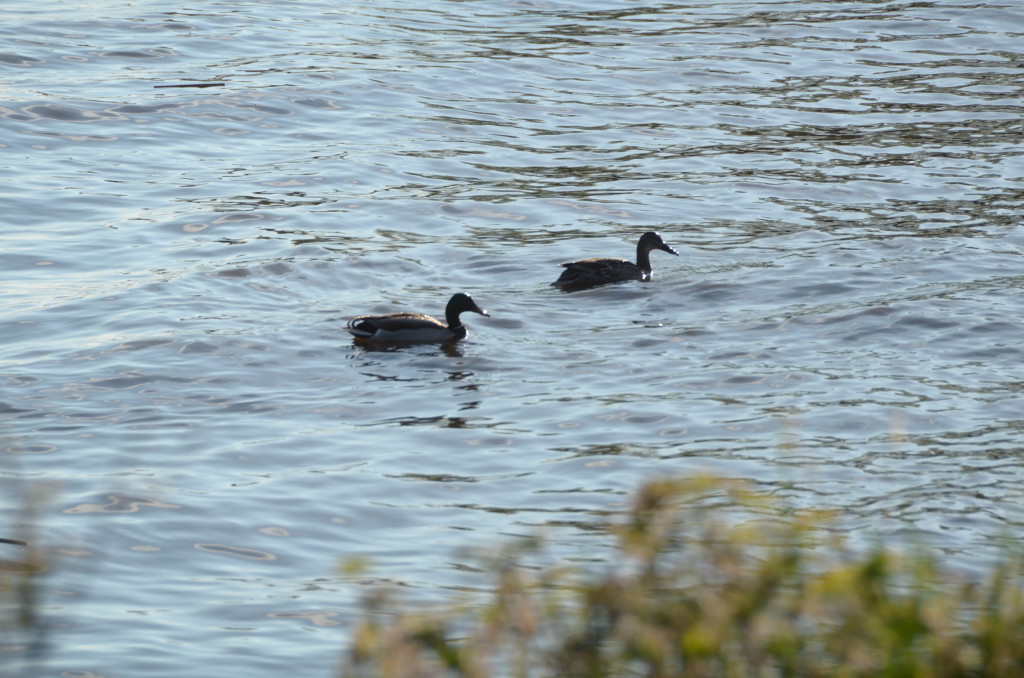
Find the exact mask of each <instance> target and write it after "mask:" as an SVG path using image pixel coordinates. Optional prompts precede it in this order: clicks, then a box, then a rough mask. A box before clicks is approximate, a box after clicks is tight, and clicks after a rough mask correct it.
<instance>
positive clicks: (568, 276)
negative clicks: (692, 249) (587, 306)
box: [551, 231, 679, 290]
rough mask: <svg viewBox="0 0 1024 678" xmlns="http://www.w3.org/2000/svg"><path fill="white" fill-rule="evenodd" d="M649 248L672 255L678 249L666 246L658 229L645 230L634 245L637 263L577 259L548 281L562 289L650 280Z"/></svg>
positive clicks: (616, 260) (565, 264)
mask: <svg viewBox="0 0 1024 678" xmlns="http://www.w3.org/2000/svg"><path fill="white" fill-rule="evenodd" d="M651 250H661V251H662V252H668V253H669V254H674V255H676V256H677V257H678V256H679V252H676V251H675V250H674V249H672V248H671V247H669V246H668V245H667V244H666V243H665V241H664V240H662V238H661V235H660V234H659V233H658V232H657V231H647V232H646V233H644V234H643V235H642V236H640V240H639V241H638V242H637V244H636V263H635V264H634V263H633V262H632V261H627V260H626V259H603V258H594V259H580V260H578V261H569V262H566V263H564V264H562V266H563V267H565V270H564V271H562V275H560V276H558V280H556V281H555V282H553V283H551V284H552V285H554V286H555V287H561V288H563V289H569V290H574V289H584V288H587V287H596V286H598V285H607V284H609V283H618V282H626V281H628V280H650V279H651Z"/></svg>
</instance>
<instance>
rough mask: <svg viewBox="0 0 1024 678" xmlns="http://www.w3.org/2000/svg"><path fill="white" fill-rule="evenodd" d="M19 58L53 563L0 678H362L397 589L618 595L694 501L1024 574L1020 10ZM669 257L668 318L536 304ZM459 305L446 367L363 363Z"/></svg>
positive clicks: (8, 343)
mask: <svg viewBox="0 0 1024 678" xmlns="http://www.w3.org/2000/svg"><path fill="white" fill-rule="evenodd" d="M0 16H2V18H3V21H2V22H0V33H2V36H3V42H2V45H3V47H2V53H0V68H2V69H3V73H4V79H3V83H4V84H3V86H2V89H0V116H2V118H0V119H2V122H3V124H2V130H0V144H2V149H3V158H4V160H3V161H2V163H3V171H4V176H5V181H4V182H3V188H2V189H0V190H2V195H3V202H4V205H5V210H4V219H3V251H2V254H0V276H2V285H3V287H2V289H3V298H2V301H0V308H2V312H3V327H4V342H3V344H2V348H0V375H2V379H3V384H4V388H3V390H2V391H0V406H2V408H0V409H2V412H3V413H4V419H5V421H4V427H3V429H2V431H0V434H2V440H0V460H2V465H0V480H2V487H3V488H4V492H3V496H4V497H6V499H5V500H4V502H3V505H4V508H5V515H6V516H7V519H6V521H5V523H4V525H5V526H6V527H5V529H6V530H7V531H8V533H12V534H13V532H14V531H15V530H16V528H17V524H18V523H19V521H20V520H21V518H20V517H19V515H20V514H18V513H17V512H16V510H15V507H16V506H17V505H18V504H19V503H20V502H21V501H23V500H24V498H25V496H26V494H27V492H28V491H29V489H42V491H44V492H45V493H46V496H47V497H48V499H47V500H46V501H45V502H44V503H43V505H42V507H41V514H40V516H39V519H38V524H39V526H40V527H39V530H40V534H39V535H38V536H39V538H40V540H41V541H44V542H45V543H47V544H49V545H50V546H51V547H53V548H56V549H59V554H58V562H57V563H56V566H55V570H54V572H53V573H52V574H51V575H50V576H49V578H48V579H47V590H46V597H45V602H46V610H45V616H46V619H47V620H48V623H49V631H48V637H49V639H50V645H49V646H47V647H46V649H45V652H43V653H41V655H38V656H34V657H33V656H29V653H27V652H25V651H23V650H18V649H17V648H18V645H17V644H12V643H5V644H6V645H7V646H8V647H7V653H6V654H7V659H5V661H6V662H8V664H9V665H15V666H17V665H19V662H34V663H37V664H42V665H43V667H45V668H44V671H48V672H49V673H48V674H46V675H56V674H58V673H60V672H62V671H63V672H67V673H65V675H72V674H74V675H86V673H87V672H89V673H91V674H93V675H132V676H147V677H148V676H164V675H166V676H180V675H183V674H193V675H195V674H210V673H213V672H221V671H222V670H227V669H228V668H230V670H231V672H232V674H233V675H253V676H256V675H267V674H268V673H270V672H275V673H276V672H279V671H280V670H281V668H282V667H283V666H289V665H292V664H294V661H295V659H296V658H299V657H301V660H302V662H303V669H304V670H303V673H304V674H305V675H310V676H314V675H316V676H320V675H323V676H326V675H331V674H332V671H333V670H334V668H335V666H336V662H337V658H338V656H339V653H340V651H341V650H342V649H343V648H344V646H345V643H346V639H347V631H348V629H349V623H350V621H351V616H352V614H353V611H354V610H356V609H357V607H358V596H359V595H360V589H361V588H362V587H363V585H364V584H367V583H371V582H373V581H376V580H378V579H387V580H392V581H399V582H402V583H403V584H405V585H407V586H408V587H410V588H411V589H414V590H415V592H416V594H417V596H419V597H421V598H424V599H428V600H443V599H444V598H445V597H446V596H447V591H448V590H449V589H450V587H454V586H464V585H466V584H467V576H469V575H467V574H466V571H465V568H464V566H463V560H462V558H463V557H462V556H460V555H459V553H460V549H463V548H465V547H470V546H475V545H487V544H492V543H495V542H497V541H500V540H501V539H505V538H512V537H513V536H514V535H522V534H531V533H533V532H534V531H535V530H537V529H544V528H546V529H547V531H548V532H549V533H550V534H551V536H552V539H553V541H554V543H555V547H556V549H558V550H559V552H560V553H561V554H562V556H563V557H565V558H568V559H575V560H580V559H589V558H602V557H613V554H610V553H609V552H608V551H607V549H606V545H605V544H603V543H597V542H598V539H597V537H595V536H594V535H593V534H591V533H590V532H588V531H587V530H586V529H585V528H584V527H582V526H583V525H585V524H586V522H587V521H588V520H591V519H593V518H594V517H595V516H604V515H606V514H607V513H608V512H609V511H616V510H618V509H619V508H621V507H622V505H623V503H624V502H625V501H627V497H628V493H629V492H630V490H631V489H632V488H634V487H635V486H636V485H637V483H639V482H640V481H642V480H643V479H645V478H649V477H652V476H663V475H666V474H682V475H690V474H695V473H704V472H712V473H717V474H721V475H724V476H729V477H738V478H746V479H750V480H751V481H753V482H754V483H756V484H757V485H759V486H760V487H763V488H765V489H770V490H773V491H775V492H777V493H778V494H779V495H780V497H783V498H784V500H785V501H787V502H790V503H792V504H795V505H799V506H815V507H819V506H832V507H837V508H838V509H839V510H840V512H841V515H842V517H843V520H844V524H845V525H847V526H848V528H849V529H850V530H851V534H854V535H855V536H856V535H863V536H864V537H865V538H876V537H878V536H880V537H881V538H883V539H886V540H889V541H891V542H893V543H904V542H909V541H917V540H925V541H927V542H928V543H931V544H934V545H935V546H936V547H937V548H940V549H942V550H943V551H945V552H946V553H948V554H949V556H950V558H951V562H954V563H956V564H957V566H959V567H962V568H964V569H971V568H972V567H976V566H979V565H978V563H980V562H983V561H979V560H978V558H979V555H980V556H981V557H982V558H984V556H985V554H987V553H992V552H994V550H995V547H996V545H997V544H998V543H999V542H1000V541H1001V540H1003V539H1006V538H1009V539H1011V540H1015V539H1016V538H1017V536H1018V535H1019V534H1020V527H1021V522H1022V519H1024V513H1022V511H1021V509H1020V504H1021V497H1022V494H1024V472H1022V470H1021V464H1020V459H1021V456H1022V452H1024V445H1022V428H1024V417H1022V415H1021V412H1024V396H1022V389H1021V384H1022V377H1024V368H1022V367H1021V365H1022V356H1024V351H1022V347H1021V342H1020V337H1021V336H1022V332H1024V323H1022V320H1021V318H1022V311H1024V303H1022V301H1021V294H1020V289H1021V283H1022V281H1024V274H1022V273H1021V271H1022V266H1021V264H1022V257H1021V249H1022V245H1024V230H1022V228H1021V226H1020V224H1019V221H1020V215H1021V197H1022V189H1024V162H1022V153H1021V149H1020V138H1021V136H1020V135H1021V132H1022V124H1021V113H1022V105H1021V93H1022V86H1021V74H1022V71H1021V63H1022V51H1021V47H1020V46H1021V45H1022V44H1024V43H1022V41H1021V38H1022V34H1024V11H1022V10H1021V9H1019V8H1018V6H1017V3H1012V2H1006V1H998V0H995V1H991V2H980V3H979V2H973V1H972V2H970V3H968V2H956V1H950V2H943V3H911V4H898V3H878V2H842V1H840V2H774V3H773V2H760V3H759V2H732V3H722V2H717V1H715V2H710V1H708V2H697V1H693V2H687V3H659V4H644V3H638V2H614V1H611V0H609V1H605V2H598V3H594V2H587V3H582V2H580V3H576V2H525V1H520V2H515V1H500V2H499V1H497V0H481V1H478V2H437V3H431V4H428V5H424V4H423V3H413V2H402V1H401V0H388V1H387V2H377V3H365V4H363V3H350V4H347V5H342V6H339V5H337V4H336V3H327V2H323V3H317V2H306V1H294V2H288V3H277V2H274V3H271V2H243V1H239V2H219V3H218V2H208V3H185V4H184V6H183V7H182V8H181V9H175V10H173V11H168V10H167V9H166V7H165V3H156V2H150V1H142V2H133V3H127V2H125V3H112V2H103V3H71V2H57V3H49V4H46V5H39V4H38V3H29V2H26V1H24V0H8V2H5V3H4V5H3V8H2V9H0ZM189 82H216V83H223V86H220V87H211V88H160V89H157V88H155V86H156V85H178V84H186V83H189ZM645 230H658V231H660V232H661V233H662V235H663V236H664V237H665V239H666V241H667V242H668V243H669V244H671V245H672V246H673V247H675V248H676V249H677V250H678V251H679V252H680V254H681V256H680V257H678V258H676V257H671V256H668V255H665V254H664V253H660V252H655V253H654V254H653V255H652V256H653V263H654V277H655V279H654V281H652V282H651V283H648V284H641V283H632V284H626V285H618V286H612V287H605V288H600V289H596V290H590V291H585V292H578V293H574V294H565V293H563V292H560V291H559V290H556V289H553V288H550V287H549V286H548V283H549V282H550V281H552V280H554V279H555V278H556V277H557V275H558V272H559V268H558V263H560V262H562V261H566V260H569V259H573V258H582V257H586V256H598V255H603V256H623V257H629V256H631V255H632V252H633V248H634V245H635V242H636V239H637V238H638V236H639V234H640V233H642V232H643V231H645ZM458 290H462V291H466V292H469V293H471V294H472V295H473V296H474V298H475V299H476V300H477V301H478V302H479V303H480V304H481V305H482V306H484V307H485V308H487V309H488V310H489V311H490V312H491V316H492V317H491V318H489V319H488V318H482V317H480V316H475V315H471V316H469V317H468V318H467V321H468V324H469V326H470V336H469V338H468V339H467V340H466V341H464V342H462V343H461V344H460V345H459V346H457V347H456V348H454V349H443V348H441V347H434V346H420V347H413V348H406V349H401V350H383V351H372V350H367V349H364V348H360V347H357V346H354V345H353V344H352V342H351V341H350V340H349V339H348V338H347V336H346V334H345V333H344V331H343V327H344V321H345V320H346V319H347V318H348V317H349V316H352V315H356V314H360V313H370V312H385V311H392V310H400V309H415V310H421V311H424V312H428V313H434V314H439V313H441V312H442V310H443V306H444V302H445V301H446V299H447V298H448V296H450V294H451V293H452V292H454V291H458ZM12 548H13V547H10V548H9V549H8V551H5V552H4V554H0V556H2V557H11V556H10V555H9V553H10V551H11V549H12ZM15 550H16V549H15ZM353 555H367V556H370V557H371V558H372V559H373V561H374V563H375V568H374V570H373V571H372V572H373V574H372V576H363V577H359V578H353V577H351V576H347V575H343V574H342V573H341V572H340V571H339V570H338V563H339V562H340V561H341V560H342V559H343V558H345V557H348V556H353ZM472 583H474V584H476V583H479V580H473V582H472ZM76 672H77V673H76Z"/></svg>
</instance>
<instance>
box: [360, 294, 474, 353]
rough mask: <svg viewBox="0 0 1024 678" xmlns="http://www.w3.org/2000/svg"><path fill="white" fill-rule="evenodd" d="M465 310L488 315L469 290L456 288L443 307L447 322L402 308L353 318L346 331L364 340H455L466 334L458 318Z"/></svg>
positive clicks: (429, 342)
mask: <svg viewBox="0 0 1024 678" xmlns="http://www.w3.org/2000/svg"><path fill="white" fill-rule="evenodd" d="M466 311H472V312H473V313H479V314H480V315H485V316H490V314H489V313H488V312H487V311H485V310H483V309H482V308H480V307H479V306H477V305H476V302H474V301H473V299H472V298H471V297H470V296H469V295H468V294H463V293H462V292H458V293H456V294H453V295H452V298H451V299H450V300H449V301H448V306H447V307H445V309H444V317H445V320H447V321H448V324H447V325H446V324H444V323H443V322H441V321H440V320H438V319H436V318H432V317H430V316H429V315H423V314H422V313H408V312H403V313H388V314H386V315H361V316H359V317H358V318H352V320H350V321H349V323H348V331H349V332H351V333H352V334H353V335H355V337H356V338H357V339H363V340H366V341H378V342H392V343H409V344H413V343H415V344H420V343H426V344H432V343H440V342H448V341H458V340H459V339H462V338H464V337H465V336H466V326H465V325H463V324H462V321H461V320H459V315H460V314H462V313H464V312H466Z"/></svg>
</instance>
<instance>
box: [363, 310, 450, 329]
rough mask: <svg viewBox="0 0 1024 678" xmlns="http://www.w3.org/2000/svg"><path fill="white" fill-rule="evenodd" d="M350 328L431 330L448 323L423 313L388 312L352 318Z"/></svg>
mask: <svg viewBox="0 0 1024 678" xmlns="http://www.w3.org/2000/svg"><path fill="white" fill-rule="evenodd" d="M348 326H349V328H350V329H363V330H368V329H370V328H373V329H375V330H381V331H384V332H398V331H400V330H431V329H438V328H442V329H443V328H445V327H446V325H445V324H444V323H442V322H441V321H440V320H438V319H437V318H432V317H431V316H429V315H423V314H422V313H388V314H387V315H362V316H359V317H358V318H352V320H350V321H349V323H348Z"/></svg>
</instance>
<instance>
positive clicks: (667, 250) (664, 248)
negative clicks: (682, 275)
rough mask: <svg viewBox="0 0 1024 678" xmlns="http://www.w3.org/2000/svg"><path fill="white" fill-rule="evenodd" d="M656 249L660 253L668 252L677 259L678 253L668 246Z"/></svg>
mask: <svg viewBox="0 0 1024 678" xmlns="http://www.w3.org/2000/svg"><path fill="white" fill-rule="evenodd" d="M658 249H660V250H661V251H662V252H668V253H669V254H674V255H676V256H677V257H678V256H679V252H676V251H675V250H674V249H672V248H671V247H669V246H668V245H662V246H661V247H659V248H658Z"/></svg>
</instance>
